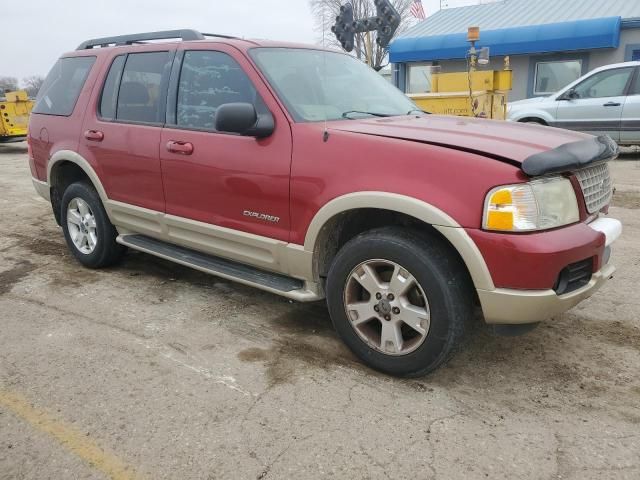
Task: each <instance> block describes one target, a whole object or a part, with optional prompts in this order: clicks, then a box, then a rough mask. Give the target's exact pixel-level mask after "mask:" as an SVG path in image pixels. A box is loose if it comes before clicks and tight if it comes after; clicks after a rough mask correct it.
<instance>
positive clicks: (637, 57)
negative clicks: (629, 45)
mask: <svg viewBox="0 0 640 480" xmlns="http://www.w3.org/2000/svg"><path fill="white" fill-rule="evenodd" d="M631 61H632V62H637V61H640V49H638V50H632V51H631Z"/></svg>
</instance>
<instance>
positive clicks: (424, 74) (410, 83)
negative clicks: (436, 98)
mask: <svg viewBox="0 0 640 480" xmlns="http://www.w3.org/2000/svg"><path fill="white" fill-rule="evenodd" d="M432 68H433V67H432V66H431V64H424V63H416V64H409V65H407V93H429V92H431V70H432Z"/></svg>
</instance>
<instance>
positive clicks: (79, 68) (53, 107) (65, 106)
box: [33, 57, 96, 117]
mask: <svg viewBox="0 0 640 480" xmlns="http://www.w3.org/2000/svg"><path fill="white" fill-rule="evenodd" d="M95 61H96V57H68V58H61V59H60V60H58V61H57V62H56V64H55V65H54V66H53V68H52V69H51V71H50V72H49V75H47V78H46V80H45V81H44V83H43V84H42V87H41V88H40V92H39V93H38V97H37V98H36V105H35V107H34V109H33V113H40V114H44V115H61V116H65V117H68V116H69V115H71V114H72V113H73V109H74V108H75V106H76V102H77V101H78V97H79V96H80V92H81V91H82V87H84V83H85V81H86V80H87V76H88V75H89V72H90V71H91V67H92V66H93V64H94V63H95Z"/></svg>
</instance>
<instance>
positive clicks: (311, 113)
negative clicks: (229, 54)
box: [251, 48, 418, 122]
mask: <svg viewBox="0 0 640 480" xmlns="http://www.w3.org/2000/svg"><path fill="white" fill-rule="evenodd" d="M251 56H252V57H253V59H254V60H255V62H256V63H257V64H258V67H259V68H260V69H261V70H262V72H263V73H264V74H265V76H266V77H267V79H268V80H269V83H271V85H272V86H273V88H274V89H275V90H276V91H277V93H278V95H279V96H280V98H281V100H282V101H283V102H284V103H285V105H286V107H287V109H288V110H289V112H290V113H291V115H292V116H293V117H294V119H295V120H296V121H298V122H317V121H322V120H338V119H342V118H352V119H353V118H364V117H371V116H395V115H407V114H408V113H409V112H411V113H413V112H415V111H418V107H416V105H415V104H414V103H413V102H412V101H411V100H409V98H407V97H406V96H405V95H404V94H403V93H402V92H401V91H400V90H398V89H397V88H396V87H394V86H393V85H391V84H390V83H389V82H388V81H387V80H385V79H384V78H383V77H382V76H381V75H380V74H378V73H376V72H375V71H374V70H373V69H371V68H369V67H368V66H367V65H365V64H364V63H363V62H361V61H360V60H357V59H355V58H353V57H351V56H349V55H345V54H342V53H334V52H327V51H324V50H308V49H296V48H255V49H253V50H251Z"/></svg>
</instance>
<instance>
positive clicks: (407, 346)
mask: <svg viewBox="0 0 640 480" xmlns="http://www.w3.org/2000/svg"><path fill="white" fill-rule="evenodd" d="M326 292H327V304H328V307H329V312H330V314H331V319H332V321H333V324H334V327H335V329H336V331H337V332H338V334H339V335H340V337H341V338H342V339H343V340H344V342H345V343H346V344H347V345H348V346H349V348H350V349H351V350H352V351H353V352H354V353H355V354H356V355H357V356H358V357H359V358H360V359H361V360H362V361H363V362H364V363H366V364H367V365H368V366H370V367H372V368H374V369H376V370H379V371H381V372H384V373H387V374H390V375H395V376H403V377H417V376H422V375H425V374H427V373H429V372H432V371H433V370H435V369H436V368H438V367H439V366H441V365H443V364H444V363H445V362H447V361H448V360H449V359H450V358H451V356H452V355H453V354H454V353H455V351H456V350H457V349H458V347H459V346H460V344H461V342H462V340H463V337H464V334H465V329H466V328H465V325H466V323H467V322H468V321H470V320H471V319H472V318H473V314H474V296H473V290H472V286H471V281H470V278H469V275H468V273H467V271H466V269H465V267H464V265H463V264H462V262H461V260H460V259H459V258H458V257H457V255H455V253H454V252H452V250H451V247H450V246H449V245H447V244H446V243H445V242H444V241H443V240H441V239H440V238H438V237H436V236H435V235H428V234H424V233H420V232H414V231H412V230H407V229H401V228H395V227H387V228H381V229H377V230H372V231H370V232H366V233H363V234H361V235H358V236H357V237H355V238H354V239H352V240H350V241H349V242H348V243H347V244H345V245H344V247H342V249H341V250H340V251H339V252H338V254H337V255H336V257H335V259H334V261H333V263H332V265H331V268H330V270H329V274H328V277H327V286H326Z"/></svg>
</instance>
